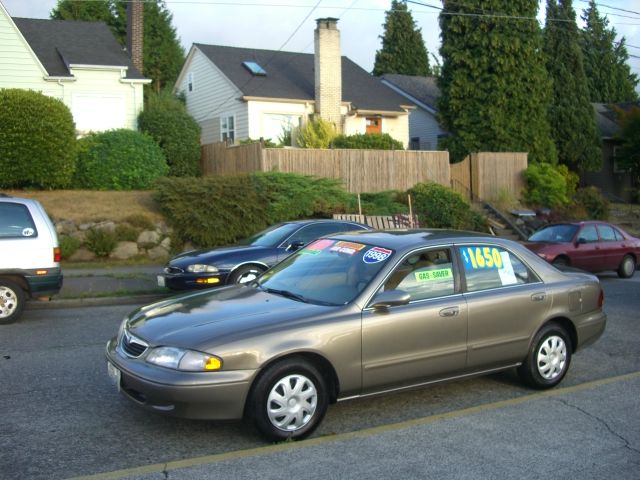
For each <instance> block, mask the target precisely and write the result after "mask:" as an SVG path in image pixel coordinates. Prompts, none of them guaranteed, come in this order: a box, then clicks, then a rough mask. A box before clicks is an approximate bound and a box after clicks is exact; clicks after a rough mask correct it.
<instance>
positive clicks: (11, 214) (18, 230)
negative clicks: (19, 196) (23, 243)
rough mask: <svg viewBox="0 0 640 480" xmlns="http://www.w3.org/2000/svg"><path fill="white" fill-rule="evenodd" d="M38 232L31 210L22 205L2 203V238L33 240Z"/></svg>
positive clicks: (0, 204) (0, 206)
mask: <svg viewBox="0 0 640 480" xmlns="http://www.w3.org/2000/svg"><path fill="white" fill-rule="evenodd" d="M37 236H38V231H37V230H36V226H35V224H34V223H33V219H32V218H31V214H30V213H29V209H28V208H27V207H26V206H25V205H22V204H20V203H12V202H2V203H0V238H33V237H37Z"/></svg>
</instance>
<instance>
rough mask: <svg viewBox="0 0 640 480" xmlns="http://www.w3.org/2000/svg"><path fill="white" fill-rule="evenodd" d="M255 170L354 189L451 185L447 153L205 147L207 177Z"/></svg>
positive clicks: (203, 151)
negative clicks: (339, 181)
mask: <svg viewBox="0 0 640 480" xmlns="http://www.w3.org/2000/svg"><path fill="white" fill-rule="evenodd" d="M255 171H260V172H270V171H278V172H295V173H300V174H303V175H311V176H315V177H328V178H339V179H342V181H343V182H344V185H345V187H346V188H347V189H348V190H349V191H350V192H353V193H359V192H381V191H384V190H408V189H409V188H411V187H413V186H414V185H415V184H416V183H420V182H427V181H431V182H436V183H439V184H441V185H446V186H449V185H450V184H451V180H450V177H449V153H448V152H424V151H404V150H347V149H344V150H343V149H336V150H333V149H332V150H319V149H299V148H264V147H262V145H261V144H260V143H253V144H248V145H234V146H229V147H227V146H226V145H225V144H224V143H216V144H209V145H204V146H203V147H202V173H203V175H223V174H236V173H247V172H255Z"/></svg>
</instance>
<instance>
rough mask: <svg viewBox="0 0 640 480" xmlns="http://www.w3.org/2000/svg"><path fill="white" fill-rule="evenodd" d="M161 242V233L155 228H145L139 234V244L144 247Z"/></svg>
mask: <svg viewBox="0 0 640 480" xmlns="http://www.w3.org/2000/svg"><path fill="white" fill-rule="evenodd" d="M159 242H160V234H159V233H158V232H155V231H153V230H145V231H144V232H140V235H138V244H140V245H141V246H142V247H143V248H149V247H152V246H155V245H158V243H159Z"/></svg>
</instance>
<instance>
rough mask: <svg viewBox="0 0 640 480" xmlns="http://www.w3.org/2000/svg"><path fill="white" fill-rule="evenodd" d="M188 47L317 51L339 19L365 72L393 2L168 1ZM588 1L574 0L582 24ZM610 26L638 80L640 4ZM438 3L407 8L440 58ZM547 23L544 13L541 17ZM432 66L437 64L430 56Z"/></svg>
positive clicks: (603, 8)
mask: <svg viewBox="0 0 640 480" xmlns="http://www.w3.org/2000/svg"><path fill="white" fill-rule="evenodd" d="M87 1H91V0H87ZM165 1H166V6H167V8H168V10H169V11H170V12H171V13H172V15H173V26H174V28H175V29H176V32H177V34H178V37H179V38H180V41H181V43H182V45H183V47H184V48H185V52H188V51H189V48H190V47H191V44H192V43H205V44H211V45H227V46H234V47H246V48H261V49H268V50H284V51H291V52H303V53H313V30H314V29H315V19H317V18H325V17H335V18H339V22H338V28H339V29H340V34H341V49H342V54H343V55H346V56H347V57H349V58H350V59H351V60H353V61H354V62H356V63H357V64H358V65H360V66H361V67H362V68H364V69H365V70H367V71H369V72H370V71H371V70H372V69H373V64H374V61H375V53H376V50H379V49H380V47H381V39H380V36H381V35H382V34H383V32H384V28H383V25H384V21H385V11H386V10H388V9H389V7H390V5H391V0H237V1H234V0H165ZM0 2H2V3H3V4H4V6H5V8H6V9H7V10H8V12H9V14H10V15H11V16H13V17H28V18H48V17H49V13H50V12H51V10H52V9H53V8H54V7H55V6H56V4H57V0H0ZM544 3H545V2H544V1H541V6H542V9H543V8H544ZM588 3H589V2H588V1H587V0H574V2H573V5H574V8H575V10H576V12H577V16H578V18H579V17H580V15H581V14H582V10H584V9H585V8H586V7H587V5H588ZM597 4H598V9H599V11H600V13H601V14H606V15H607V18H608V19H609V27H611V26H613V27H615V29H616V31H617V33H618V37H619V38H620V37H622V36H623V35H624V36H625V38H626V43H627V51H628V53H629V55H633V56H635V57H636V58H633V57H632V58H630V59H629V65H630V66H631V70H632V71H633V72H635V73H637V74H639V75H640V0H602V1H599V0H598V1H597ZM441 6H442V3H441V2H440V1H439V0H419V1H417V2H410V3H409V10H410V11H411V13H412V15H413V19H414V20H415V22H416V24H417V26H418V27H419V28H421V29H422V36H423V38H424V41H425V45H426V47H427V50H428V51H429V53H430V54H434V55H436V56H438V49H439V45H440V31H439V27H438V14H439V10H440V8H441ZM538 18H540V19H544V13H543V12H542V11H541V13H540V15H539V17H538ZM430 62H431V64H432V65H433V64H434V60H433V58H430Z"/></svg>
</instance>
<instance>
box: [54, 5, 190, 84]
mask: <svg viewBox="0 0 640 480" xmlns="http://www.w3.org/2000/svg"><path fill="white" fill-rule="evenodd" d="M128 3H129V1H128V0H95V1H90V2H88V1H86V0H58V4H57V5H56V7H55V8H54V9H53V10H52V11H51V14H50V16H51V18H55V19H61V20H88V21H103V22H105V23H106V24H107V25H109V27H110V28H111V31H112V32H113V34H114V36H115V37H116V39H117V40H118V41H119V42H120V44H121V45H123V46H124V45H126V43H127V5H128ZM143 5H144V20H143V22H144V33H143V63H144V65H143V72H142V73H143V74H144V75H145V76H147V77H148V78H151V79H153V83H152V86H153V89H154V91H156V92H159V91H160V90H161V89H162V88H163V87H165V86H167V85H169V84H171V83H172V82H174V81H175V79H176V78H177V77H178V74H179V73H180V69H181V68H182V64H183V63H184V56H185V55H184V49H183V48H182V46H181V45H180V41H179V40H178V36H177V34H176V30H175V28H173V26H172V25H171V22H172V20H173V17H172V15H171V12H169V11H168V10H167V7H166V5H165V2H164V0H151V1H149V0H147V1H144V2H143Z"/></svg>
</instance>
